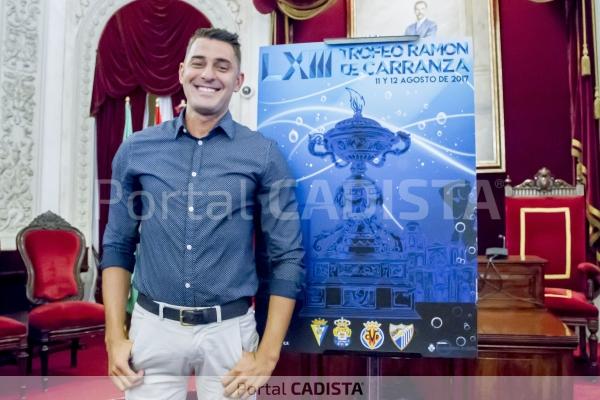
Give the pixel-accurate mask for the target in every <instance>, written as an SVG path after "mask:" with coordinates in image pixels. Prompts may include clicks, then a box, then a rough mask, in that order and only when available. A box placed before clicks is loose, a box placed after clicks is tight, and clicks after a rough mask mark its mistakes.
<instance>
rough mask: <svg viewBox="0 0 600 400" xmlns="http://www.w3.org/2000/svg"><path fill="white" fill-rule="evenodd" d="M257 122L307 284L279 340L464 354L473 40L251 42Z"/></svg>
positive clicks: (469, 342) (472, 331)
mask: <svg viewBox="0 0 600 400" xmlns="http://www.w3.org/2000/svg"><path fill="white" fill-rule="evenodd" d="M260 63H261V65H260V76H259V82H260V83H259V98H258V130H259V131H260V132H262V133H263V134H264V135H265V136H267V137H270V138H272V139H274V140H275V141H277V143H278V144H279V146H280V149H281V151H282V153H283V154H284V156H285V157H286V159H287V160H288V163H289V165H290V168H291V170H292V174H293V175H294V177H295V179H296V181H297V184H298V188H297V194H298V202H299V206H300V218H301V223H302V230H303V237H304V244H305V248H306V251H307V256H306V268H307V279H306V290H305V293H304V296H303V298H302V299H301V300H300V301H299V304H298V312H297V314H296V315H295V318H294V321H293V323H292V326H291V327H290V330H289V332H288V336H287V338H286V342H285V343H284V345H285V348H286V349H289V350H292V351H303V352H319V353H320V352H335V351H352V352H364V353H367V355H375V354H387V353H391V354H392V353H396V354H397V353H406V354H420V355H422V356H426V357H475V356H476V352H477V333H476V332H477V328H476V320H477V318H476V296H477V294H476V290H477V289H476V272H477V260H476V255H477V247H476V246H477V245H476V237H477V233H476V231H477V228H476V226H477V225H476V210H475V205H476V182H475V163H476V156H475V152H476V147H475V117H474V82H473V57H472V44H471V42H470V40H466V39H453V40H450V39H448V40H443V41H428V40H419V41H417V42H408V43H406V42H405V43H400V42H391V43H364V42H363V43H347V44H342V45H329V46H328V45H326V44H323V43H309V44H296V45H283V46H269V47H264V48H262V49H261V53H260Z"/></svg>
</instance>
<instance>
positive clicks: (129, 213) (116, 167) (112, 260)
mask: <svg viewBox="0 0 600 400" xmlns="http://www.w3.org/2000/svg"><path fill="white" fill-rule="evenodd" d="M131 142H132V141H131V140H126V141H125V142H123V143H122V144H121V146H120V147H119V149H118V150H117V153H116V154H115V157H114V159H113V162H112V179H111V181H110V182H107V183H106V184H110V185H111V190H110V200H109V210H108V223H107V224H106V230H105V231H104V237H103V242H102V243H103V244H102V250H103V251H102V262H101V263H100V269H104V268H107V267H120V268H124V269H126V270H128V271H130V272H133V269H134V266H135V255H134V252H135V248H136V245H137V243H138V242H139V229H138V227H139V218H138V217H137V215H139V213H140V206H141V203H140V201H139V196H131V195H132V193H134V192H135V191H136V190H137V189H138V188H136V180H135V178H134V177H133V176H132V175H131V173H130V169H129V158H130V151H131V150H130V149H131Z"/></svg>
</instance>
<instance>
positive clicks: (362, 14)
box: [346, 0, 506, 173]
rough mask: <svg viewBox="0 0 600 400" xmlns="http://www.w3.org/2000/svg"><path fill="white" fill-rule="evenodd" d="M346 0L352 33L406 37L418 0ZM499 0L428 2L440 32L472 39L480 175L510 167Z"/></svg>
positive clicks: (354, 34) (438, 0) (441, 0)
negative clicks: (505, 138) (503, 85)
mask: <svg viewBox="0 0 600 400" xmlns="http://www.w3.org/2000/svg"><path fill="white" fill-rule="evenodd" d="M346 1H347V7H348V16H349V18H348V36H349V37H364V36H397V35H404V34H405V32H406V29H407V28H406V27H407V26H408V24H409V23H411V22H413V21H414V19H415V16H414V11H413V7H414V5H415V3H416V0H395V1H389V0H346ZM498 1H499V0H487V1H485V0H483V1H482V0H426V2H427V3H428V8H429V9H430V10H431V11H432V17H431V18H432V19H433V18H434V16H435V19H436V21H437V22H438V24H437V25H438V28H439V29H438V32H437V34H438V35H439V36H441V35H444V36H446V35H448V37H452V36H471V37H472V39H473V47H474V55H475V68H474V75H475V125H476V141H477V172H480V173H488V172H489V173H492V172H505V171H506V162H505V147H504V146H505V145H504V107H503V93H502V57H501V51H500V49H501V47H500V18H499V6H498ZM438 6H439V7H438ZM436 7H438V9H437V14H435V13H434V11H436ZM428 11H429V10H428ZM453 13H454V15H451V14H453ZM445 17H452V18H445ZM478 54H479V56H478Z"/></svg>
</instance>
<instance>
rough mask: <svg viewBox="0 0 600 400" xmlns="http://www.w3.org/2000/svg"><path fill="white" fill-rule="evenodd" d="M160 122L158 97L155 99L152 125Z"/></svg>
mask: <svg viewBox="0 0 600 400" xmlns="http://www.w3.org/2000/svg"><path fill="white" fill-rule="evenodd" d="M161 122H162V118H161V116H160V103H159V101H158V99H156V103H155V106H154V125H158V124H160V123H161Z"/></svg>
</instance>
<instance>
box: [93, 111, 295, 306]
mask: <svg viewBox="0 0 600 400" xmlns="http://www.w3.org/2000/svg"><path fill="white" fill-rule="evenodd" d="M112 168H113V172H112V173H113V181H112V189H111V204H110V209H109V217H108V224H107V225H106V231H105V233H104V241H103V257H102V263H101V268H102V269H104V268H107V267H113V266H114V267H121V268H125V269H127V270H129V271H133V270H134V266H135V277H134V286H135V287H136V289H138V290H139V291H140V292H141V293H144V294H146V295H147V296H150V297H151V298H152V299H154V300H157V301H161V302H165V303H169V304H173V305H179V306H189V307H203V306H212V305H217V304H225V303H228V302H230V301H233V300H236V299H238V298H241V297H245V296H254V295H255V294H256V292H257V290H258V287H259V281H260V282H261V284H262V283H263V282H264V283H265V291H266V292H267V293H268V294H273V295H279V296H283V297H288V298H296V297H297V295H298V293H299V291H300V288H301V285H302V283H303V278H304V266H303V263H302V258H303V256H304V250H303V248H302V243H301V242H302V240H301V233H300V221H299V217H298V211H297V203H296V198H295V183H294V181H293V179H292V178H291V175H290V173H289V170H288V167H287V163H286V161H285V159H284V158H283V156H282V155H281V153H280V151H279V149H278V147H277V144H276V143H275V142H274V141H272V140H270V139H267V138H265V137H264V136H262V135H261V134H260V133H258V132H254V131H252V130H250V129H249V128H247V127H245V126H243V125H240V124H238V123H236V122H235V121H233V119H232V117H231V114H230V113H229V112H228V113H227V114H226V115H225V116H224V117H223V118H222V119H221V120H220V121H219V123H218V124H217V125H216V126H215V128H213V129H212V131H211V132H210V133H209V135H208V136H206V137H204V138H202V139H201V140H198V139H197V138H194V137H193V136H191V135H190V134H189V133H188V132H187V130H186V128H185V122H184V112H182V113H181V115H180V116H179V117H178V118H176V119H173V120H171V121H167V122H165V123H163V124H160V125H158V126H154V127H150V128H147V129H145V130H143V131H140V132H139V133H136V134H134V135H132V136H131V137H130V138H128V139H127V140H126V141H125V142H123V144H122V145H121V147H120V148H119V150H118V151H117V154H116V155H115V158H114V159H113V165H112ZM255 231H256V235H257V243H260V248H259V249H258V251H257V253H259V254H261V255H262V254H264V255H265V257H258V258H259V259H260V260H264V263H262V262H261V263H259V265H258V266H257V263H256V261H255V256H254V253H255V252H254V243H253V234H254V232H255ZM138 242H139V243H140V246H139V252H138V256H137V260H136V257H135V256H134V251H135V250H136V245H137V243H138Z"/></svg>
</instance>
